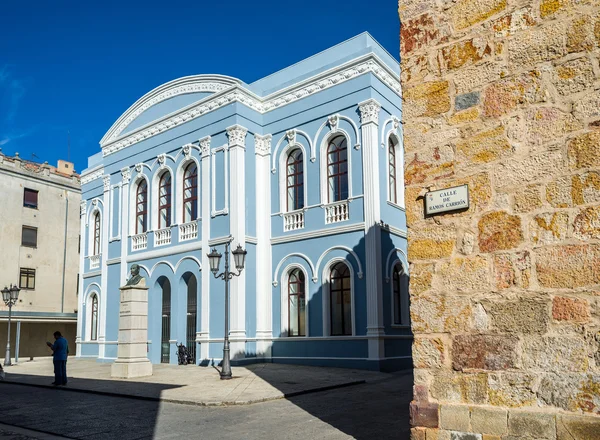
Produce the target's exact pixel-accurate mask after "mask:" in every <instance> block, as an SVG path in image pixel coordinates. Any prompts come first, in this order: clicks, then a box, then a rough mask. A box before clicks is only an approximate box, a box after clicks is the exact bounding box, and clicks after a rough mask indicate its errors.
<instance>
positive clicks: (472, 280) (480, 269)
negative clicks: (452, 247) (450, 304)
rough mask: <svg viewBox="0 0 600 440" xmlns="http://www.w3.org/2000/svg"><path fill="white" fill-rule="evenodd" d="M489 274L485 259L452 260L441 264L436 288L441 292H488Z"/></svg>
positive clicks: (436, 279) (435, 284)
mask: <svg viewBox="0 0 600 440" xmlns="http://www.w3.org/2000/svg"><path fill="white" fill-rule="evenodd" d="M457 274H460V276H457ZM488 274H489V265H488V261H487V259H486V258H484V257H480V256H476V257H471V258H452V260H450V261H449V262H445V263H442V264H441V266H440V269H439V277H437V276H436V277H435V278H434V279H435V281H434V286H435V287H436V288H438V289H439V290H444V289H447V290H450V291H459V292H469V291H473V290H486V289H487V288H488V287H489V285H490V282H489V277H488Z"/></svg>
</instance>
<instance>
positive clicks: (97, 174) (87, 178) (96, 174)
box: [81, 168, 104, 185]
mask: <svg viewBox="0 0 600 440" xmlns="http://www.w3.org/2000/svg"><path fill="white" fill-rule="evenodd" d="M102 176H104V168H99V169H97V170H94V171H92V172H91V173H88V174H84V175H82V176H81V184H82V185H85V184H86V183H90V182H91V181H93V180H96V179H99V178H101V177H102Z"/></svg>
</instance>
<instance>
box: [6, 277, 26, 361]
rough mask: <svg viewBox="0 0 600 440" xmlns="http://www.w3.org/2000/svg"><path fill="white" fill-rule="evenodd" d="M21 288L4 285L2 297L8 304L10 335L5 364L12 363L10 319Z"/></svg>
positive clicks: (7, 342)
mask: <svg viewBox="0 0 600 440" xmlns="http://www.w3.org/2000/svg"><path fill="white" fill-rule="evenodd" d="M20 291H21V289H19V288H18V287H17V286H13V285H12V284H11V285H10V288H9V287H6V286H4V289H2V299H3V300H4V304H6V305H7V306H8V336H7V340H6V357H5V358H4V366H9V365H12V364H11V362H10V319H11V317H12V306H13V305H14V304H15V303H16V302H17V300H18V299H19V292H20Z"/></svg>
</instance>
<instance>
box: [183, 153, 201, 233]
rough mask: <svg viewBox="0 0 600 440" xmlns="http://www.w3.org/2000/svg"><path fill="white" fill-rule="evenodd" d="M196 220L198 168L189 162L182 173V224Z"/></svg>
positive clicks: (194, 163)
mask: <svg viewBox="0 0 600 440" xmlns="http://www.w3.org/2000/svg"><path fill="white" fill-rule="evenodd" d="M197 218H198V166H197V165H196V162H190V164H189V165H188V166H187V167H186V168H185V171H184V172H183V222H184V223H188V222H192V221H194V220H196V219H197Z"/></svg>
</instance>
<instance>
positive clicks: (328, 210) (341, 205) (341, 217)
mask: <svg viewBox="0 0 600 440" xmlns="http://www.w3.org/2000/svg"><path fill="white" fill-rule="evenodd" d="M349 218H350V210H349V209H348V200H342V201H341V202H335V203H331V204H329V205H325V223H326V224H330V223H338V222H343V221H346V220H348V219H349Z"/></svg>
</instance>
